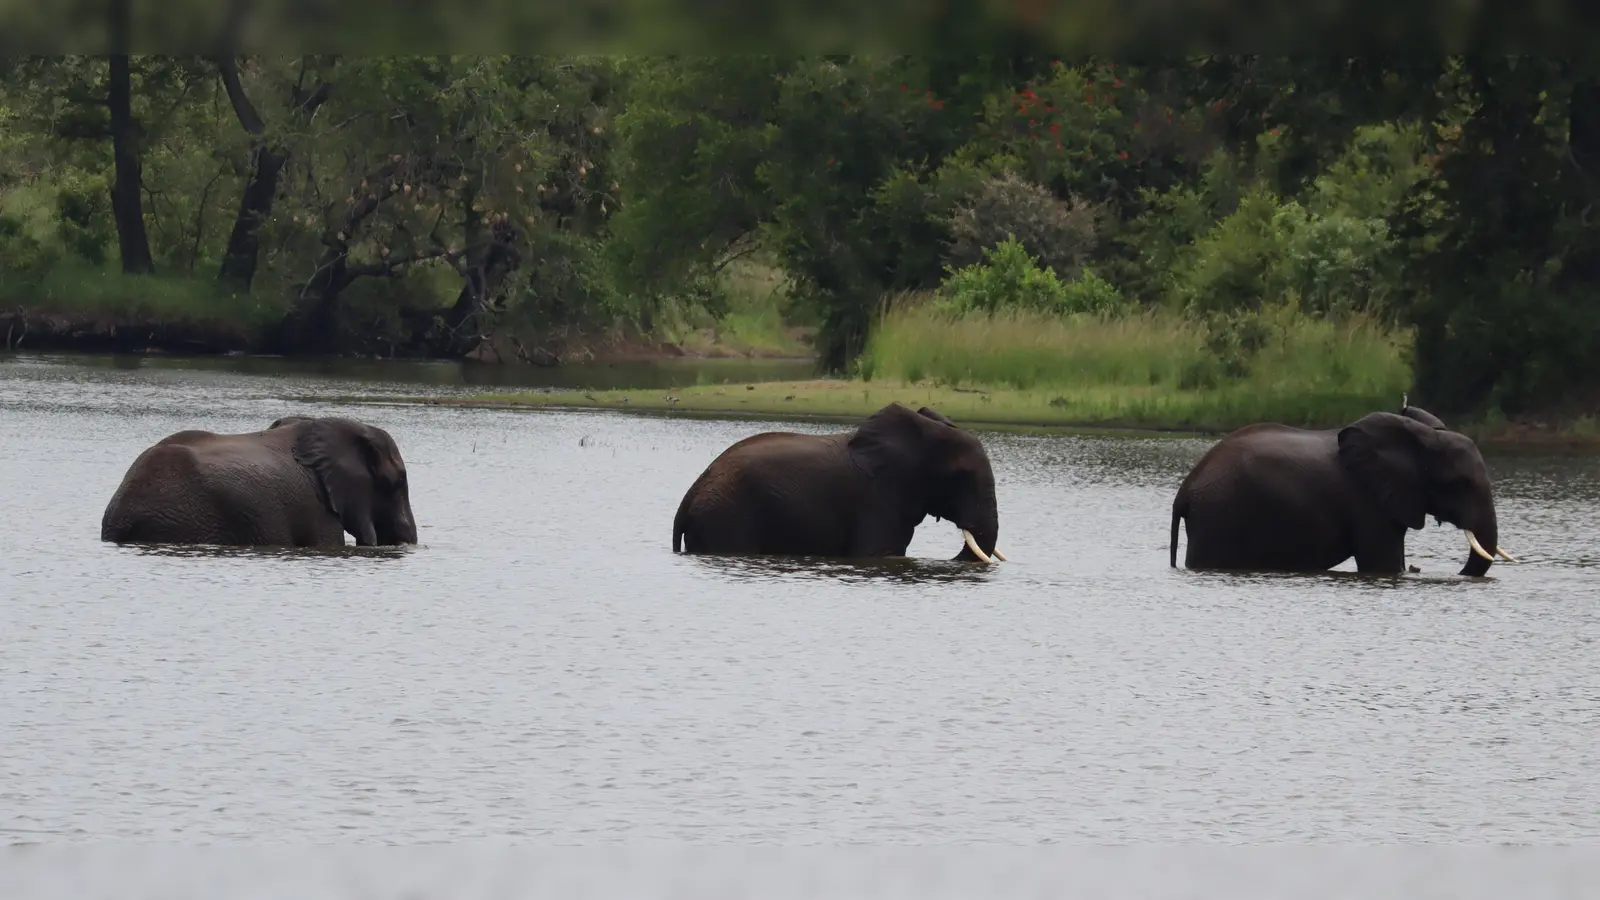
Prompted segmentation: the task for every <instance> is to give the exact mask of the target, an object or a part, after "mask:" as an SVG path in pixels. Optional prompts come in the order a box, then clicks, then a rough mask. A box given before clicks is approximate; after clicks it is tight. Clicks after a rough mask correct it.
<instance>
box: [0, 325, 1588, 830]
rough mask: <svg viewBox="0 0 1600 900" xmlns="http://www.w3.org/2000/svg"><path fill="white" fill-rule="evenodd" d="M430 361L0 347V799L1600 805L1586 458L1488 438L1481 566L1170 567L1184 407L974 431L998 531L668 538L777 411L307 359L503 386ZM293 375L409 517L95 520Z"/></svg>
mask: <svg viewBox="0 0 1600 900" xmlns="http://www.w3.org/2000/svg"><path fill="white" fill-rule="evenodd" d="M439 371H444V370H439V369H433V370H427V372H432V373H435V374H425V373H423V372H422V370H421V369H418V370H417V372H413V373H412V374H410V375H407V372H408V370H407V369H405V368H404V367H390V368H388V369H385V370H382V371H358V372H355V373H354V374H352V373H351V372H349V371H341V370H340V369H339V368H338V367H331V368H327V369H306V368H305V367H301V368H298V369H295V368H292V367H290V366H288V365H287V364H284V365H282V366H280V367H279V368H278V369H273V368H272V365H271V364H269V363H263V362H261V361H249V362H246V361H235V362H233V363H231V364H230V363H227V362H218V361H211V362H206V363H198V362H197V363H194V364H181V363H174V362H173V361H171V360H165V361H161V362H159V363H155V362H143V363H141V362H139V361H128V360H117V361H109V360H105V359H77V360H74V359H71V358H65V357H35V356H11V357H4V358H0V496H3V497H4V498H5V500H6V514H5V516H4V517H3V519H0V550H3V552H0V684H3V687H4V689H3V690H0V735H3V739H0V832H3V833H4V835H5V836H6V837H7V838H8V839H10V840H11V841H44V842H61V841H89V840H103V839H108V838H111V839H123V838H135V839H163V840H181V841H186V842H187V841H216V840H233V839H250V840H271V841H279V840H290V841H313V842H323V841H330V840H361V841H394V842H416V841H441V840H457V839H465V838H476V837H492V838H505V837H517V836H522V837H527V838H532V839H538V840H543V841H553V842H558V843H606V842H619V841H638V840H650V839H675V840H691V841H706V842H736V843H737V842H763V843H767V842H770V843H795V844H810V843H822V842H839V841H867V842H897V843H901V842H905V843H909V842H940V841H994V842H1007V843H1024V844H1029V843H1040V842H1053V841H1081V840H1091V841H1111V842H1123V841H1173V840H1181V841H1186V840H1203V841H1227V842H1261V841H1335V840H1360V841H1389V840H1401V841H1411V840H1425V841H1448V842H1460V841H1472V842H1481V841H1562V842H1566V841H1585V840H1594V839H1596V838H1597V837H1600V775H1597V773H1600V740H1597V735H1600V669H1597V666H1596V663H1595V660H1596V658H1597V652H1600V645H1597V643H1596V640H1597V638H1600V550H1597V549H1596V545H1595V536H1596V535H1597V534H1600V512H1597V509H1600V506H1597V501H1600V463H1597V462H1596V461H1595V460H1593V459H1587V458H1539V457H1526V456H1517V457H1500V456H1494V457H1491V458H1490V465H1491V467H1492V470H1493V474H1494V476H1495V478H1496V491H1497V501H1498V504H1499V510H1500V522H1501V529H1500V530H1501V542H1502V544H1503V545H1504V546H1505V548H1506V549H1507V550H1508V551H1510V552H1511V553H1512V554H1513V555H1516V556H1518V557H1519V558H1520V559H1521V560H1522V562H1521V564H1520V565H1504V564H1502V565H1497V566H1495V567H1494V568H1493V569H1492V570H1491V577H1489V578H1485V579H1478V580H1471V579H1462V578H1458V577H1456V576H1455V575H1454V573H1455V572H1456V571H1457V570H1458V569H1459V568H1460V566H1461V563H1462V561H1463V559H1464V558H1465V552H1466V550H1465V540H1464V539H1463V537H1462V536H1461V533H1460V532H1458V531H1456V530H1454V529H1452V528H1439V527H1436V526H1434V527H1430V528H1428V529H1427V530H1426V531H1424V532H1421V533H1416V532H1413V533H1412V536H1411V538H1410V557H1411V562H1412V563H1413V564H1415V565H1417V566H1419V567H1420V568H1421V569H1422V573H1421V574H1419V575H1410V576H1407V577H1404V578H1397V579H1396V578H1362V577H1358V576H1355V575H1353V574H1348V573H1346V574H1340V573H1331V574H1324V575H1316V576H1303V577H1288V576H1273V577H1269V576H1235V575H1215V574H1202V573H1192V572H1187V571H1184V570H1182V569H1177V570H1174V569H1170V568H1168V565H1167V524H1168V511H1169V506H1170V503H1171V498H1172V494H1173V491H1174V490H1175V489H1176V487H1177V484H1178V482H1179V480H1181V478H1182V477H1183V474H1184V473H1185V472H1186V471H1187V469H1188V467H1189V466H1190V465H1192V463H1193V462H1194V461H1195V460H1196V459H1197V458H1198V457H1199V455H1200V454H1201V453H1202V452H1203V451H1204V450H1205V448H1206V447H1207V446H1208V445H1209V443H1210V441H1209V440H1190V439H1172V438H1164V439H1128V438H1122V437H1099V436H1095V437H1078V436H1048V437H1039V436H1016V435H999V434H991V435H986V436H985V441H986V443H987V445H988V447H989V452H990V455H991V457H992V459H993V461H994V465H995V469H996V474H997V477H998V480H999V492H1000V497H999V500H1000V514H1001V531H1000V536H1001V546H1002V547H1003V549H1004V550H1005V551H1006V553H1007V555H1008V556H1009V557H1010V558H1011V562H1009V563H1006V564H1002V565H998V566H995V567H992V568H990V567H984V566H981V565H976V564H974V565H967V564H960V563H953V562H949V561H947V560H948V558H949V557H951V556H953V555H954V554H955V553H956V551H957V550H959V549H960V537H959V535H958V534H957V533H956V531H955V530H954V529H953V528H952V527H950V526H949V525H948V523H938V522H933V521H931V520H930V521H929V522H928V523H927V524H925V525H924V526H923V527H922V529H921V530H919V532H918V535H917V538H916V541H915V542H914V543H913V544H912V547H911V550H910V553H911V555H912V556H913V557H917V558H916V559H913V560H908V561H900V562H885V563H881V564H876V565H848V564H841V563H828V564H822V563H800V562H793V561H789V562H782V561H770V560H768V561H761V560H715V559H704V558H685V557H682V556H675V555H674V554H673V553H672V552H671V543H670V541H671V523H672V515H673V512H674V510H675V509H676V506H677V503H678V500H679V498H680V497H681V496H682V494H683V491H684V490H685V489H686V488H687V487H688V486H689V484H690V482H692V481H693V480H694V478H695V476H696V475H697V474H698V473H699V472H700V470H701V469H702V468H703V467H704V466H705V465H706V464H707V463H708V462H710V461H711V459H712V458H713V457H714V456H716V454H717V453H718V452H720V451H721V450H722V448H724V447H725V446H726V445H727V444H729V443H731V442H733V441H735V440H737V439H739V438H740V437H743V436H745V435H748V434H751V433H754V432H757V431H763V430H769V429H771V428H773V427H776V426H773V425H772V424H770V423H763V422H750V421H703V420H691V419H687V418H677V419H675V418H670V417H644V416H627V415H622V414H614V413H597V412H538V413H527V412H507V411H490V410H481V409H480V410H468V409H450V408H443V407H399V406H363V407H356V406H328V405H324V404H314V403H310V402H302V401H297V400H295V399H294V398H295V397H311V396H326V395H330V394H340V393H347V394H363V395H371V394H383V393H395V394H418V393H441V392H450V391H462V390H482V388H481V387H474V386H472V385H467V384H462V383H460V379H452V378H450V377H438V376H437V373H438V372H439ZM408 379H409V380H412V381H414V382H415V383H409V384H408V383H405V381H406V380H408ZM291 412H301V413H312V414H316V413H342V414H349V415H354V416H357V417H359V418H363V419H365V420H367V421H370V422H372V423H374V424H377V425H380V426H382V427H384V428H386V429H388V430H389V431H390V432H391V433H392V434H393V435H394V437H395V439H396V440H397V441H398V443H399V445H400V448H401V450H402V452H403V453H404V455H405V458H406V462H407V465H408V468H409V471H410V478H411V485H412V488H411V489H412V504H413V508H414V511H415V513H416V517H417V521H418V523H419V525H420V532H421V543H420V545H419V546H417V547H415V548H410V549H407V550H398V551H397V550H376V551H356V550H354V549H353V548H352V549H350V550H348V551H346V552H343V553H309V552H298V553H297V552H265V551H218V550H205V549H135V548H118V547H115V546H111V545H105V544H102V543H100V541H99V520H100V514H101V511H102V510H103V508H104V506H105V503H106V501H107V499H109V497H110V496H111V493H112V491H113V490H115V488H116V486H117V483H118V482H119V480H120V479H121V478H122V475H123V473H124V471H125V470H126V469H127V466H128V465H129V463H131V462H132V461H133V459H134V457H135V456H137V455H138V453H139V452H140V451H141V450H143V449H144V448H145V447H147V446H148V445H149V444H151V443H152V442H154V441H156V440H159V439H160V438H162V437H164V436H165V435H167V434H170V433H172V432H174V431H178V430H181V429H185V428H205V429H211V430H215V431H220V432H229V431H248V430H256V429H259V428H262V427H265V426H266V425H267V424H268V423H270V422H271V421H272V420H273V419H275V418H277V417H279V416H282V415H285V414H287V413H291ZM785 427H792V430H799V431H827V430H837V429H838V427H839V426H828V425H818V424H796V425H793V426H785ZM1180 561H1181V555H1180ZM1344 568H1347V569H1348V568H1351V566H1350V565H1349V564H1347V565H1346V566H1345V567H1344Z"/></svg>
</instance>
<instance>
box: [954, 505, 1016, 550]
mask: <svg viewBox="0 0 1600 900" xmlns="http://www.w3.org/2000/svg"><path fill="white" fill-rule="evenodd" d="M956 527H958V528H960V529H961V530H962V532H963V534H962V541H963V543H962V547H961V552H960V553H958V554H956V557H955V558H956V559H958V560H961V561H963V562H978V561H983V562H992V561H994V560H999V561H1004V560H1005V554H1003V553H1001V552H1000V549H999V548H998V547H997V546H996V543H997V542H998V541H999V539H1000V512H999V509H998V507H997V506H996V504H995V498H994V493H993V491H989V492H987V496H986V497H985V499H984V501H983V503H982V505H981V506H980V507H979V511H978V512H977V513H976V514H974V515H968V516H963V517H961V518H960V519H957V520H956ZM969 537H970V540H971V543H967V541H968V538H969ZM973 544H976V545H977V548H978V549H979V550H981V551H982V552H983V555H984V556H988V557H990V558H991V559H989V560H983V559H982V558H981V557H980V556H979V555H978V554H977V553H974V552H973V546H972V545H973Z"/></svg>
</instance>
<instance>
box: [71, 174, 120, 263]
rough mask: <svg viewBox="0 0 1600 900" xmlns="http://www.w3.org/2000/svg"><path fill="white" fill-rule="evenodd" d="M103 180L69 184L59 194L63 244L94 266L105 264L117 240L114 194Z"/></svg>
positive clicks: (91, 179)
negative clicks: (112, 194)
mask: <svg viewBox="0 0 1600 900" xmlns="http://www.w3.org/2000/svg"><path fill="white" fill-rule="evenodd" d="M107 191H108V188H107V186H106V182H105V180H104V179H98V178H89V179H85V180H83V181H69V182H67V183H65V184H63V185H62V186H61V188H60V189H59V190H58V191H57V192H56V215H57V217H58V219H59V229H60V235H61V243H62V244H63V245H65V247H66V249H67V252H69V253H71V254H72V255H73V256H76V257H78V258H79V259H82V260H84V261H85V262H87V263H89V264H90V265H93V266H98V265H101V264H103V263H104V262H105V261H106V259H107V256H108V251H109V250H110V248H111V244H112V242H113V241H115V240H116V237H117V232H116V223H115V222H114V221H113V220H112V218H111V195H110V194H109V193H108V192H107Z"/></svg>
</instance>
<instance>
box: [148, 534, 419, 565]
mask: <svg viewBox="0 0 1600 900" xmlns="http://www.w3.org/2000/svg"><path fill="white" fill-rule="evenodd" d="M345 539H346V540H349V537H348V536H346V538H345ZM119 549H120V550H121V551H122V552H124V553H131V554H135V555H138V556H156V557H168V558H171V559H194V560H217V561H219V562H225V561H228V560H244V559H270V560H279V561H283V562H288V563H294V562H297V561H303V560H309V559H345V558H362V559H401V558H403V557H405V556H406V555H408V554H411V553H415V552H417V549H418V548H416V547H408V546H391V547H357V546H356V545H355V544H346V545H345V546H343V547H224V546H218V545H213V544H190V545H179V544H123V545H120V546H119Z"/></svg>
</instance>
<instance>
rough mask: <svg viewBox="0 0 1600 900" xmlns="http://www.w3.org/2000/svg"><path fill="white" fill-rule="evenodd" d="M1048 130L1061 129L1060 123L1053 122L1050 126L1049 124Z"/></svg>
mask: <svg viewBox="0 0 1600 900" xmlns="http://www.w3.org/2000/svg"><path fill="white" fill-rule="evenodd" d="M1050 130H1051V131H1060V130H1061V125H1060V123H1057V124H1055V125H1051V126H1050Z"/></svg>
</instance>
